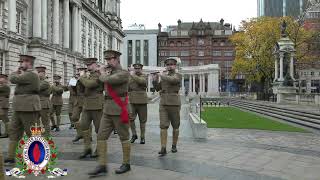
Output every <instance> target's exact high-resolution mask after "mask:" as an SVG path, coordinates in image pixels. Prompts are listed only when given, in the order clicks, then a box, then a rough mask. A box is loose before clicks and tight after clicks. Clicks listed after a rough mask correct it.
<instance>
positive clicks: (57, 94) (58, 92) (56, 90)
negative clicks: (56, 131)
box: [51, 84, 64, 116]
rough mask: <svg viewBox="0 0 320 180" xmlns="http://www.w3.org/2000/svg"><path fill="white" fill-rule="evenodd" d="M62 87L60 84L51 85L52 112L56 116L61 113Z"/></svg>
mask: <svg viewBox="0 0 320 180" xmlns="http://www.w3.org/2000/svg"><path fill="white" fill-rule="evenodd" d="M63 89H64V87H63V86H62V85H61V84H59V85H53V86H51V92H52V97H51V104H52V113H54V114H56V116H60V114H61V109H62V105H63V101H62V94H63Z"/></svg>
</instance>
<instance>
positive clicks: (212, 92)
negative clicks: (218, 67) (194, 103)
mask: <svg viewBox="0 0 320 180" xmlns="http://www.w3.org/2000/svg"><path fill="white" fill-rule="evenodd" d="M207 84H208V92H207V95H208V96H217V95H218V94H219V73H218V72H210V73H209V75H208V82H207Z"/></svg>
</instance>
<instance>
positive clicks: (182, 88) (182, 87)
mask: <svg viewBox="0 0 320 180" xmlns="http://www.w3.org/2000/svg"><path fill="white" fill-rule="evenodd" d="M181 91H182V95H184V94H185V92H186V91H185V88H184V74H182V81H181Z"/></svg>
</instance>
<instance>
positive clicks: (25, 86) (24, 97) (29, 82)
mask: <svg viewBox="0 0 320 180" xmlns="http://www.w3.org/2000/svg"><path fill="white" fill-rule="evenodd" d="M10 81H11V83H12V84H16V88H15V93H14V94H15V95H14V97H13V104H12V106H13V110H14V112H13V116H12V121H11V123H10V128H9V129H10V135H9V138H10V141H18V140H19V139H21V137H22V135H23V133H24V131H25V132H26V134H27V135H28V136H31V131H30V127H31V126H33V125H34V123H35V121H36V120H37V119H38V117H39V111H40V110H41V105H40V97H39V91H40V79H39V77H38V74H36V73H34V72H32V70H27V71H25V72H24V73H22V74H18V73H17V72H13V73H12V74H11V75H10Z"/></svg>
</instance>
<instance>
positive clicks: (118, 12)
mask: <svg viewBox="0 0 320 180" xmlns="http://www.w3.org/2000/svg"><path fill="white" fill-rule="evenodd" d="M117 17H119V18H120V0H117Z"/></svg>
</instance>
